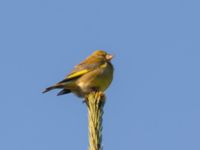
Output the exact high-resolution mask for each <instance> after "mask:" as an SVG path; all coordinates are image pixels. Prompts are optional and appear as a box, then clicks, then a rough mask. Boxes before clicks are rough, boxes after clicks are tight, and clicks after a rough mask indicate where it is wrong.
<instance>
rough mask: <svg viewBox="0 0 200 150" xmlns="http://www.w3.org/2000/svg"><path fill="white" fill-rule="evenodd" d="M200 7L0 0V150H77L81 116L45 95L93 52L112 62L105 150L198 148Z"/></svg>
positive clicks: (83, 138) (129, 0)
mask: <svg viewBox="0 0 200 150" xmlns="http://www.w3.org/2000/svg"><path fill="white" fill-rule="evenodd" d="M199 6H200V1H197V0H166V1H161V0H160V1H159V0H151V1H149V0H142V1H141V0H140V1H139V0H137V1H133V0H123V1H116V0H109V1H108V0H101V1H96V0H85V1H80V0H79V1H78V0H73V1H64V0H57V1H52V0H49V1H47V0H34V1H30V0H29V1H27V0H18V1H14V0H7V1H5V0H2V1H1V2H0V22H1V23H0V41H1V42H0V43H1V44H0V68H1V78H0V82H1V87H0V89H1V95H0V143H1V144H0V149H2V150H13V149H14V150H36V149H37V150H56V149H59V150H66V149H74V150H83V149H87V147H88V137H87V134H88V129H87V109H86V106H85V105H84V104H82V102H81V100H80V99H79V98H77V97H75V96H74V95H72V94H70V95H66V96H60V97H57V96H56V93H57V91H52V92H51V93H47V94H45V95H44V94H41V91H42V90H43V89H44V88H45V87H47V86H49V85H51V84H54V83H55V82H57V81H60V80H62V79H63V78H64V76H65V75H66V74H67V73H69V72H70V71H71V69H72V67H73V66H74V65H76V64H77V63H79V62H80V61H82V60H83V59H85V57H87V56H88V55H90V54H91V53H92V52H93V51H94V50H96V49H104V50H106V51H108V52H110V53H113V54H115V58H114V60H113V64H114V66H115V77H114V81H113V83H112V85H111V87H110V88H109V89H108V90H107V91H106V94H107V103H106V105H105V110H104V111H105V114H104V122H103V126H104V130H103V146H104V149H105V150H108V149H109V150H114V149H115V150H124V149H127V150H134V149H137V150H147V149H148V150H179V149H181V150H189V149H192V150H199V149H200V143H199V139H200V128H199V127H200V120H199V116H200V109H199V108H200V92H199V91H200V70H199V65H200V43H199V41H200V28H199V27H200V20H199V14H200V9H199Z"/></svg>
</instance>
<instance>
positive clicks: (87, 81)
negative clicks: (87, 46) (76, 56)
mask: <svg viewBox="0 0 200 150" xmlns="http://www.w3.org/2000/svg"><path fill="white" fill-rule="evenodd" d="M112 58H113V55H111V54H109V53H107V52H106V51H104V50H96V51H94V52H93V53H92V54H91V55H90V56H88V57H87V58H86V59H85V60H84V61H82V62H81V63H80V64H78V65H76V66H75V67H74V68H73V70H72V71H71V72H70V73H69V74H68V75H67V76H66V77H65V78H64V79H63V80H62V81H60V82H58V83H56V84H54V85H52V86H50V87H48V88H46V89H45V90H44V91H43V93H46V92H49V91H51V90H54V89H61V91H60V92H59V93H58V94H57V95H58V96H60V95H64V94H69V93H74V94H75V95H77V96H78V97H82V98H85V97H87V96H88V94H90V93H91V92H95V91H100V92H102V93H103V92H104V91H105V90H106V89H107V88H108V87H109V85H110V84H111V82H112V80H113V73H114V67H113V65H112V63H111V60H112Z"/></svg>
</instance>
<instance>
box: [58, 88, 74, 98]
mask: <svg viewBox="0 0 200 150" xmlns="http://www.w3.org/2000/svg"><path fill="white" fill-rule="evenodd" d="M68 93H71V90H69V89H63V90H61V91H60V92H59V93H58V94H57V96H60V95H64V94H68Z"/></svg>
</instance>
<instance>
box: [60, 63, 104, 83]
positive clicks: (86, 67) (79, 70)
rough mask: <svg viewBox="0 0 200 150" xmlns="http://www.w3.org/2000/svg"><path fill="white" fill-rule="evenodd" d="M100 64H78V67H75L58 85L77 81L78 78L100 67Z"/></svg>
mask: <svg viewBox="0 0 200 150" xmlns="http://www.w3.org/2000/svg"><path fill="white" fill-rule="evenodd" d="M101 64H102V62H95V63H94V62H93V63H91V64H88V63H84V62H82V63H80V64H79V65H77V66H75V67H74V69H73V70H72V71H71V73H70V74H68V75H67V76H66V77H65V79H64V80H62V81H60V82H59V83H63V82H67V81H70V80H73V79H77V78H79V77H80V76H82V75H84V74H86V73H88V72H90V71H93V70H95V69H96V68H98V67H99V66H101Z"/></svg>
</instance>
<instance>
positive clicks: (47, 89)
mask: <svg viewBox="0 0 200 150" xmlns="http://www.w3.org/2000/svg"><path fill="white" fill-rule="evenodd" d="M58 88H63V86H61V85H59V84H56V85H53V86H50V87H48V88H46V89H45V90H44V91H43V92H42V93H46V92H49V91H51V90H53V89H58Z"/></svg>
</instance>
